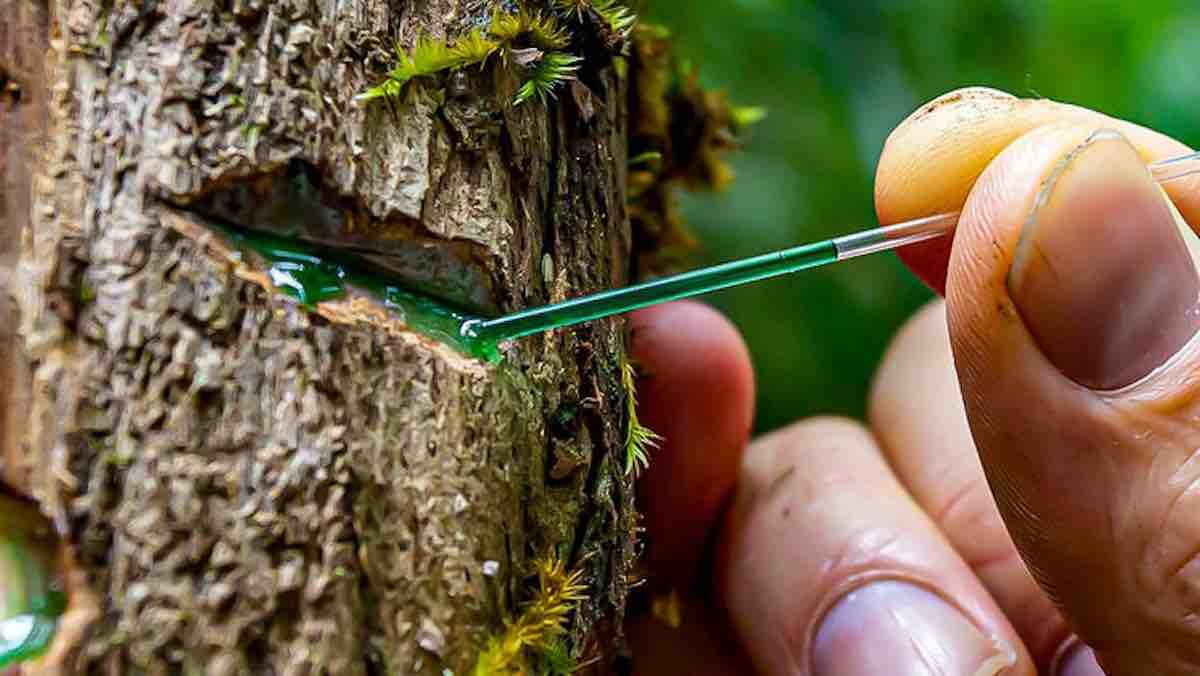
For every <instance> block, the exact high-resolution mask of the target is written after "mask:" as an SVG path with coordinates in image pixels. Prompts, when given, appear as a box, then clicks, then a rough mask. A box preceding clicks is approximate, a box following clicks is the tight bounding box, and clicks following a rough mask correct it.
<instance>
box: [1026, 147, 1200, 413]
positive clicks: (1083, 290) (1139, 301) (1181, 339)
mask: <svg viewBox="0 0 1200 676" xmlns="http://www.w3.org/2000/svg"><path fill="white" fill-rule="evenodd" d="M1008 284H1009V291H1010V293H1011V294H1012V298H1013V300H1014V302H1015V303H1016V305H1017V309H1018V311H1019V312H1020V314H1021V317H1022V318H1023V319H1024V321H1025V323H1026V325H1027V326H1028V327H1029V330H1030V332H1031V333H1032V334H1033V336H1034V338H1035V339H1036V340H1037V343H1038V345H1039V347H1040V348H1041V349H1042V352H1043V353H1044V354H1045V355H1046V357H1047V358H1049V359H1050V361H1051V362H1052V363H1054V365H1055V366H1057V367H1058V369H1059V370H1060V371H1062V372H1063V373H1064V374H1065V375H1066V376H1067V377H1069V378H1071V379H1072V380H1074V381H1075V382H1077V383H1079V384H1080V385H1084V386H1085V387H1090V388H1093V389H1098V390H1109V389H1115V388H1119V387H1124V386H1126V385H1129V384H1131V383H1133V382H1136V381H1138V380H1140V379H1142V378H1143V377H1145V376H1146V375H1148V374H1149V373H1150V372H1151V371H1153V370H1154V369H1155V368H1157V367H1159V366H1161V365H1162V364H1163V363H1164V362H1165V361H1167V359H1168V358H1170V357H1171V356H1172V355H1174V354H1175V353H1176V352H1178V351H1179V349H1180V348H1182V347H1183V345H1184V344H1185V343H1186V342H1187V341H1188V340H1189V339H1190V338H1191V337H1192V336H1193V335H1195V333H1196V331H1197V329H1198V328H1200V311H1198V308H1197V298H1198V297H1200V278H1198V277H1197V273H1196V268H1195V266H1194V265H1193V263H1192V258H1191V255H1190V254H1189V252H1188V249H1187V245H1186V244H1185V243H1184V239H1183V235H1182V234H1181V232H1180V224H1179V223H1178V222H1177V221H1176V218H1175V215H1174V213H1173V211H1172V210H1171V208H1170V206H1169V205H1168V204H1167V201H1166V198H1165V197H1164V196H1163V194H1162V192H1161V190H1160V189H1159V188H1158V186H1157V185H1156V184H1155V183H1154V181H1153V180H1152V179H1151V178H1150V174H1149V172H1148V171H1147V170H1146V167H1145V164H1144V163H1143V162H1142V160H1141V158H1139V157H1138V155H1137V153H1136V152H1134V150H1133V147H1132V146H1131V145H1129V143H1128V142H1127V141H1126V140H1125V139H1124V137H1122V136H1121V135H1119V134H1118V133H1117V132H1113V131H1101V132H1097V133H1096V134H1093V135H1092V136H1091V138H1089V139H1088V140H1087V141H1086V142H1085V143H1083V144H1082V145H1080V146H1079V147H1078V148H1076V149H1074V150H1073V151H1072V152H1070V153H1069V154H1068V155H1067V156H1066V157H1065V158H1063V160H1062V162H1061V163H1060V164H1059V166H1058V167H1056V168H1055V169H1054V171H1053V172H1052V173H1051V175H1050V177H1049V178H1047V180H1046V183H1045V185H1044V186H1043V187H1042V190H1041V192H1040V194H1039V195H1038V199H1037V202H1036V204H1035V206H1034V208H1033V211H1032V213H1031V214H1030V217H1029V220H1028V221H1027V222H1026V224H1025V228H1024V230H1023V231H1022V233H1021V240H1020V243H1019V244H1018V247H1017V253H1016V257H1015V258H1014V260H1013V267H1012V270H1011V271H1010V272H1009V280H1008Z"/></svg>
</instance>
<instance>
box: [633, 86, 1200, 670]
mask: <svg viewBox="0 0 1200 676" xmlns="http://www.w3.org/2000/svg"><path fill="white" fill-rule="evenodd" d="M964 94H966V95H964ZM1105 130H1111V131H1105ZM1183 154H1186V149H1185V148H1184V147H1183V146H1181V145H1180V144H1178V143H1176V142H1173V141H1171V140H1170V139H1167V138H1165V137H1162V136H1161V135H1157V134H1154V133H1152V132H1149V131H1147V130H1144V129H1140V128H1136V127H1133V126H1132V125H1128V124H1126V123H1121V122H1118V121H1115V120H1111V119H1108V118H1104V117H1102V116H1100V115H1098V114H1095V113H1087V112H1086V111H1081V110H1079V109H1077V108H1072V107H1067V106H1061V105H1058V104H1051V103H1049V102H1026V101H1018V100H1017V99H1012V98H1011V97H1007V96H1003V95H999V94H996V93H992V92H978V91H972V92H967V93H963V92H959V93H956V94H955V95H952V96H951V97H946V98H944V99H942V100H940V101H939V102H937V103H936V105H933V106H930V107H929V109H928V110H926V112H925V113H924V114H923V115H920V116H918V117H916V118H914V119H912V120H910V121H908V122H907V123H906V124H905V125H904V126H903V127H902V128H901V129H900V130H898V131H897V132H896V133H895V134H893V136H892V140H891V142H889V144H888V147H887V149H886V150H885V153H884V157H883V160H882V161H881V170H880V175H879V178H878V186H879V188H880V193H879V195H880V199H879V201H878V204H877V206H878V210H879V212H880V217H881V221H883V222H894V221H897V220H904V218H907V217H908V216H912V215H920V214H922V213H925V214H928V213H936V212H937V211H939V210H944V209H945V208H946V206H947V204H948V203H949V204H953V206H954V207H956V208H957V209H960V210H961V211H962V215H961V217H960V218H959V219H958V225H957V228H958V229H957V232H956V234H955V238H954V246H953V250H952V251H951V250H950V248H949V247H946V248H943V249H940V250H939V249H935V248H928V249H926V250H925V253H926V255H925V257H917V259H916V260H917V261H918V265H920V266H922V267H921V269H920V272H921V273H922V275H923V276H924V277H926V278H929V279H937V278H939V277H940V278H941V279H943V280H945V285H944V286H942V287H941V288H942V289H943V290H944V291H945V294H946V296H947V302H946V303H945V304H944V305H943V304H938V305H935V306H933V307H931V308H929V309H928V310H926V311H924V312H923V313H921V315H920V316H919V317H918V318H916V319H915V320H914V321H913V322H912V323H911V324H910V325H909V326H908V327H907V328H906V329H905V330H904V331H903V332H902V333H901V335H900V337H899V338H898V339H897V340H896V342H895V344H894V345H893V347H892V349H891V350H890V352H889V355H888V356H887V358H886V359H885V361H884V363H883V365H882V367H881V368H880V370H879V374H878V376H877V378H876V382H875V387H874V390H873V394H872V398H871V401H870V403H869V410H870V416H869V418H870V420H869V422H870V429H869V430H867V429H865V428H864V427H862V426H859V425H857V424H855V423H850V422H845V421H836V420H828V419H819V420H809V421H804V422H800V423H797V424H796V425H794V426H793V427H791V428H788V429H786V430H782V431H779V432H776V433H774V434H773V435H771V436H770V437H768V438H766V439H763V440H762V441H759V442H757V443H755V444H753V445H751V446H750V447H749V449H748V450H746V451H745V454H744V457H743V453H742V448H743V446H742V444H741V442H743V441H744V440H745V438H746V429H747V428H748V422H749V418H750V411H751V410H752V391H753V386H752V379H751V376H750V365H749V362H748V359H747V357H746V353H745V348H744V347H743V346H742V345H741V343H740V341H739V339H738V338H737V336H736V333H735V332H734V330H733V329H732V328H731V327H730V326H729V324H728V323H727V322H724V321H723V320H721V319H720V318H719V317H718V316H716V314H715V313H714V312H713V311H711V310H708V309H706V308H703V307H702V306H699V305H696V304H690V303H674V304H668V305H665V306H661V307H654V308H649V309H645V310H642V311H639V312H637V313H634V315H633V317H632V320H631V321H632V323H633V333H632V335H633V351H634V358H635V359H637V360H638V361H640V362H641V363H642V365H643V368H644V370H645V371H646V372H647V373H649V374H652V375H651V376H650V377H648V378H646V379H645V380H643V381H642V382H641V383H640V384H639V394H640V395H641V397H642V402H643V409H642V411H641V418H642V420H643V422H645V423H646V424H647V425H649V426H650V427H651V428H653V429H655V430H656V431H658V432H660V433H661V434H663V436H664V437H665V439H666V441H665V442H664V445H663V448H662V449H661V450H660V451H659V452H658V453H657V454H656V455H655V456H654V457H653V458H652V461H651V465H650V467H649V469H648V470H647V472H646V474H645V475H644V476H643V479H642V482H643V484H642V487H641V490H640V491H639V495H640V496H641V497H642V504H641V508H642V510H643V512H644V514H645V525H646V529H647V533H648V536H649V542H650V546H649V549H648V551H649V554H650V561H649V563H650V566H651V572H650V576H651V580H652V582H651V585H655V584H657V585H660V586H663V587H667V588H672V587H673V588H675V589H679V590H681V591H680V594H679V596H681V597H682V598H681V599H679V600H678V605H680V606H681V607H682V609H683V611H682V613H681V616H682V617H683V618H684V620H683V626H681V627H679V628H677V629H671V628H669V627H665V625H662V623H661V622H658V621H655V620H653V619H651V620H649V621H647V622H640V621H635V622H634V623H633V624H632V625H631V629H630V636H631V639H630V640H631V645H632V646H633V650H634V655H635V663H636V664H639V665H649V667H650V671H647V672H645V673H709V674H714V673H715V674H735V673H755V672H758V673H802V674H811V675H812V676H829V675H831V674H832V675H841V674H883V673H927V672H931V673H945V674H987V675H989V676H992V675H994V674H997V673H1002V674H1005V675H1013V674H1018V675H1023V676H1027V675H1032V674H1035V673H1045V674H1050V675H1051V676H1101V674H1102V672H1101V671H1100V668H1099V666H1098V665H1097V658H1096V656H1095V654H1094V653H1093V651H1092V649H1090V648H1088V647H1087V644H1091V645H1093V646H1095V648H1096V650H1097V651H1098V652H1099V653H1100V659H1101V660H1102V661H1103V663H1104V664H1105V667H1106V668H1107V669H1108V670H1109V672H1108V673H1109V676H1124V675H1127V674H1128V675H1135V674H1149V673H1153V674H1189V673H1197V672H1200V655H1198V654H1197V653H1196V651H1195V650H1194V649H1193V647H1194V646H1195V645H1196V640H1197V630H1196V628H1195V625H1194V623H1193V622H1192V618H1193V617H1195V615H1196V614H1197V612H1200V608H1198V606H1200V602H1198V601H1197V598H1196V595H1195V594H1194V589H1196V588H1197V585H1198V584H1200V583H1198V582H1197V580H1198V579H1200V577H1198V576H1200V570H1198V569H1197V566H1196V563H1195V561H1196V555H1195V552H1196V551H1197V550H1200V526H1198V525H1197V524H1198V523H1200V522H1198V521H1197V517H1196V514H1197V513H1198V512H1200V497H1198V495H1200V494H1198V493H1197V491H1196V490H1195V487H1196V486H1197V485H1200V463H1197V462H1196V460H1195V458H1196V450H1195V449H1196V448H1197V447H1200V427H1198V425H1197V423H1196V419H1197V416H1198V415H1200V413H1198V412H1200V378H1197V375H1196V374H1197V373H1200V338H1198V337H1197V335H1198V331H1200V313H1198V312H1197V303H1198V301H1200V275H1198V274H1197V266H1196V254H1197V252H1198V251H1200V245H1198V244H1197V239H1196V236H1195V235H1194V234H1193V233H1192V231H1191V228H1190V227H1189V226H1188V221H1189V220H1190V221H1191V222H1200V178H1197V177H1195V176H1189V177H1183V178H1179V179H1177V180H1175V181H1172V182H1169V183H1166V184H1160V183H1158V182H1156V181H1155V180H1153V179H1152V178H1151V176H1150V174H1148V173H1147V171H1146V169H1145V166H1146V164H1147V163H1148V162H1149V161H1152V160H1154V159H1157V158H1167V157H1173V156H1177V155H1183ZM929 157H964V158H967V159H966V160H964V161H963V162H962V163H961V164H957V165H956V164H954V163H951V166H947V165H946V164H945V163H941V164H939V163H933V162H927V161H926V160H927V159H928V158H929ZM968 165H970V166H968ZM939 167H941V168H940V169H939ZM912 185H927V186H931V187H929V189H927V190H925V191H923V192H916V191H911V190H899V189H898V188H899V187H902V186H912ZM1164 191H1165V192H1166V193H1167V194H1168V195H1169V196H1170V197H1171V201H1168V200H1166V199H1164V197H1163V193H1164ZM899 214H905V215H902V216H898V215H899ZM931 246H932V245H931V243H930V242H926V243H925V244H918V245H916V247H915V248H916V249H917V250H920V249H921V248H922V247H931ZM912 250H913V249H911V248H910V249H908V250H907V251H912ZM930 252H933V253H930ZM934 254H937V256H935V255H934ZM938 256H940V257H938ZM910 260H912V258H911V257H910ZM947 270H948V274H947ZM781 311H785V310H784V309H781ZM952 355H953V356H952ZM759 366H760V367H762V368H771V364H770V363H761V364H759ZM981 465H982V470H981ZM726 505H728V509H727V510H726V509H725V506H726ZM1014 541H1015V546H1014ZM1017 548H1019V551H1020V557H1018V556H1017ZM710 554H711V558H707V557H708V556H709V555H710ZM1022 558H1023V559H1024V562H1027V563H1028V566H1029V568H1031V569H1033V570H1036V571H1037V576H1036V580H1037V582H1035V578H1034V577H1033V576H1030V575H1029V573H1028V572H1027V569H1026V566H1025V563H1024V562H1023V561H1022ZM709 580H711V581H712V582H711V585H710V584H709ZM1039 583H1040V585H1039ZM695 589H699V590H701V592H700V593H689V590H695ZM1051 598H1053V599H1054V602H1053V603H1052V602H1051V601H1050V599H1051ZM712 608H720V609H721V611H720V613H719V614H718V613H715V612H714V611H712V610H710V609H712ZM725 627H729V628H730V629H729V630H725V629H724V628H725ZM1073 632H1079V634H1080V635H1079V636H1075V635H1073ZM743 655H744V656H745V657H742V656H743ZM746 660H748V662H749V663H747V662H746ZM655 665H658V666H663V667H665V668H667V669H668V670H666V671H662V672H655V671H653V666H655Z"/></svg>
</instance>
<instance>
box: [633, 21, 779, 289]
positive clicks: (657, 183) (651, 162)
mask: <svg viewBox="0 0 1200 676" xmlns="http://www.w3.org/2000/svg"><path fill="white" fill-rule="evenodd" d="M632 39H633V49H632V52H631V54H630V56H629V66H628V69H629V74H630V83H631V84H630V98H629V114H630V120H631V122H630V139H629V153H630V156H631V157H632V158H633V159H632V160H630V171H629V183H628V193H627V196H628V199H629V203H630V206H629V212H630V221H631V222H632V225H633V232H634V255H635V258H636V259H637V260H636V268H637V271H638V273H639V274H640V275H643V276H645V275H653V274H658V273H662V272H664V271H667V270H669V269H671V268H674V267H678V266H679V264H680V262H681V261H682V260H683V259H684V256H685V254H687V253H688V252H689V251H691V250H692V249H694V248H695V245H696V242H695V239H694V238H693V237H692V234H691V232H690V231H689V229H688V227H687V225H686V223H684V221H683V218H682V216H681V215H680V214H679V210H678V207H677V205H676V193H677V192H678V190H679V189H681V188H682V189H688V190H693V191H717V190H723V189H725V188H727V187H728V186H729V185H730V184H731V183H732V182H733V178H734V176H733V170H732V169H731V168H730V167H729V164H728V162H727V161H726V159H725V158H726V156H727V155H728V153H730V152H731V151H734V150H736V149H737V148H738V147H739V145H740V139H741V138H742V137H743V136H744V134H745V132H746V131H747V129H748V128H749V127H751V126H753V125H754V124H755V123H757V122H759V121H761V120H762V118H763V117H764V116H765V115H766V112H765V111H764V110H763V109H761V108H751V107H741V106H736V105H734V104H732V103H731V102H730V101H729V99H728V98H727V97H726V95H725V93H724V92H721V91H712V90H707V89H705V88H704V87H702V86H701V84H700V79H699V77H698V75H697V73H696V70H695V68H693V67H692V66H691V65H690V64H688V63H686V62H684V61H681V60H679V59H677V58H676V57H675V55H674V49H673V45H672V39H671V33H670V31H668V30H667V29H666V28H664V27H662V26H656V25H652V24H644V23H643V24H639V25H638V26H637V28H636V29H635V30H634V31H633V38H632Z"/></svg>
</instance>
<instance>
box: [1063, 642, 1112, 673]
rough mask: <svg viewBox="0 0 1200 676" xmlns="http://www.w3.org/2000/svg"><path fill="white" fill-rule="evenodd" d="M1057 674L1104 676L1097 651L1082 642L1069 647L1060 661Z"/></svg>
mask: <svg viewBox="0 0 1200 676" xmlns="http://www.w3.org/2000/svg"><path fill="white" fill-rule="evenodd" d="M1054 673H1055V676H1104V670H1103V669H1101V668H1100V664H1099V663H1098V662H1096V653H1094V652H1092V649H1091V648H1089V647H1087V646H1086V645H1084V644H1082V643H1076V645H1075V646H1074V647H1072V648H1069V649H1068V650H1067V652H1066V653H1065V654H1064V655H1063V657H1062V659H1061V660H1060V661H1059V663H1058V669H1057V670H1056V671H1055V672H1054Z"/></svg>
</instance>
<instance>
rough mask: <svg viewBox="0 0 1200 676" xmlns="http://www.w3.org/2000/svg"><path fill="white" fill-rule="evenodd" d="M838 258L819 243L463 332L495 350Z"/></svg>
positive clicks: (469, 326) (472, 324)
mask: <svg viewBox="0 0 1200 676" xmlns="http://www.w3.org/2000/svg"><path fill="white" fill-rule="evenodd" d="M837 259H838V252H837V247H836V246H835V245H834V243H833V241H832V240H827V241H824V242H817V243H815V244H808V245H805V246H800V247H795V248H792V249H786V250H784V251H778V252H775V253H770V254H764V255H762V256H755V257H753V258H747V259H744V260H739V261H733V262H730V263H725V264H723V265H715V266H713V267H710V268H704V269H701V270H694V271H692V272H684V273H682V274H678V275H674V276H672V277H664V278H661V279H655V280H651V281H649V282H644V283H642V284H636V285H634V286H628V287H625V288H621V289H613V290H612V291H603V292H601V293H597V294H593V295H590V296H584V297H582V298H578V299H574V300H568V301H564V302H562V303H556V304H554V305H548V306H545V307H539V308H533V309H532V310H526V311H523V312H516V313H513V314H511V315H508V316H505V317H501V318H499V319H492V320H486V319H476V320H472V321H468V322H467V323H466V324H465V325H464V326H463V334H464V336H465V337H466V339H467V340H468V341H471V342H473V343H476V344H481V345H491V346H493V349H494V346H495V345H496V344H498V343H500V342H502V341H505V340H513V339H516V338H521V337H523V336H529V335H532V334H535V333H540V332H542V331H547V330H549V329H555V328H560V327H564V326H571V325H574V324H580V323H583V322H587V321H591V320H593V319H599V318H601V317H607V316H609V315H614V314H621V313H624V312H630V311H632V310H637V309H639V308H644V307H648V306H650V305H656V304H658V303H663V302H666V301H671V300H679V299H681V298H689V297H692V296H698V295H701V294H705V293H709V292H710V291H717V290H720V289H727V288H729V287H732V286H737V285H739V284H745V283H747V282H753V281H758V280H760V279H766V278H768V277H774V276H777V275H780V274H784V273H788V272H797V271H800V270H805V269H808V268H814V267H817V266H820V265H825V264H828V263H833V262H835V261H836V260H837Z"/></svg>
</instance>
